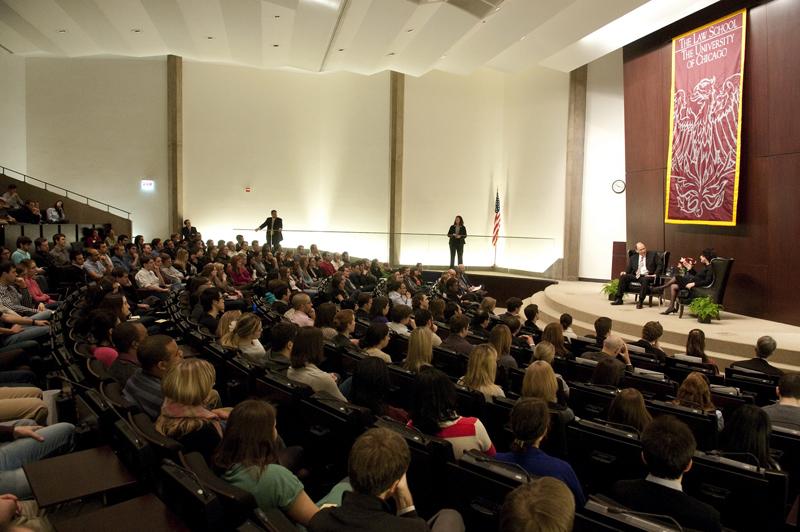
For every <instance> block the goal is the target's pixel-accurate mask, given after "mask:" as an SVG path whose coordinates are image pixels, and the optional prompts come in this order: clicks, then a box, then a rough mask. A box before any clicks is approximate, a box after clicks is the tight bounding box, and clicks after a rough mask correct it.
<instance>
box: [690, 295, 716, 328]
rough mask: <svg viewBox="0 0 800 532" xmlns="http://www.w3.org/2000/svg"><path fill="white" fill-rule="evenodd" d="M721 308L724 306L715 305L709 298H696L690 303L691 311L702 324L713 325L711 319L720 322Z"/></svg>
mask: <svg viewBox="0 0 800 532" xmlns="http://www.w3.org/2000/svg"><path fill="white" fill-rule="evenodd" d="M721 308H722V305H718V304H717V303H714V301H713V300H712V299H711V298H710V297H708V296H703V297H696V298H694V299H693V300H692V302H691V303H689V311H691V313H692V314H694V315H695V316H697V321H699V322H700V323H711V318H714V319H717V320H718V319H719V311H720V309H721Z"/></svg>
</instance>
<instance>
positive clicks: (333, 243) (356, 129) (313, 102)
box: [183, 61, 390, 260]
mask: <svg viewBox="0 0 800 532" xmlns="http://www.w3.org/2000/svg"><path fill="white" fill-rule="evenodd" d="M183 83H184V85H183V87H184V108H183V112H184V143H183V154H184V204H185V206H186V209H185V213H186V216H188V217H190V218H191V219H192V222H193V223H194V224H195V225H196V226H197V227H198V229H199V230H200V231H201V232H202V233H203V236H204V237H205V238H213V239H215V240H217V239H226V240H230V239H232V238H233V235H234V234H236V233H241V234H243V235H244V236H245V238H247V239H248V240H251V239H254V238H259V239H260V240H261V241H262V242H263V239H264V233H263V232H262V233H260V234H256V233H255V232H253V231H252V230H247V231H237V230H235V229H238V228H248V229H253V228H255V227H256V226H258V225H260V224H261V222H263V221H264V219H265V218H266V217H267V216H268V215H269V211H270V210H271V209H276V210H277V211H278V214H279V215H280V216H281V217H282V218H283V219H284V226H285V228H286V229H287V231H286V232H285V233H284V236H285V241H284V245H285V246H286V247H293V246H296V245H297V244H303V245H305V246H308V245H309V244H311V243H312V242H313V243H316V244H317V245H319V246H320V248H321V249H333V250H348V251H349V252H350V253H351V254H353V255H355V256H366V257H376V258H379V259H381V260H387V259H388V237H387V234H386V233H387V232H388V230H389V153H390V152H389V148H390V137H389V134H390V128H389V74H388V73H382V74H376V75H374V76H368V77H367V76H360V75H355V74H325V75H318V74H303V73H295V72H284V71H265V70H257V69H251V68H243V67H235V66H222V65H213V64H206V63H196V62H190V61H184V78H183ZM246 187H250V188H251V192H245V189H246ZM311 230H316V231H334V232H328V233H322V232H317V233H309V232H306V231H311ZM293 231H300V232H293ZM352 232H366V233H381V234H377V235H375V234H358V235H356V234H353V233H352Z"/></svg>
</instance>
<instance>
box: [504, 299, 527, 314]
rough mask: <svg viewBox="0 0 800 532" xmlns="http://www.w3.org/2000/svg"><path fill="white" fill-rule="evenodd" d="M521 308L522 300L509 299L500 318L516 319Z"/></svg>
mask: <svg viewBox="0 0 800 532" xmlns="http://www.w3.org/2000/svg"><path fill="white" fill-rule="evenodd" d="M521 308H522V300H521V299H520V298H518V297H509V298H508V299H507V300H506V311H505V313H504V314H502V315H501V316H500V317H501V318H518V317H519V311H520V309H521Z"/></svg>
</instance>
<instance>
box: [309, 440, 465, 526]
mask: <svg viewBox="0 0 800 532" xmlns="http://www.w3.org/2000/svg"><path fill="white" fill-rule="evenodd" d="M410 464H411V452H410V451H409V449H408V444H406V442H405V440H404V439H403V438H402V437H401V436H400V435H399V434H397V433H395V432H393V431H391V430H389V429H384V428H373V429H370V430H368V431H367V432H365V433H364V434H362V435H361V436H359V438H358V439H357V440H356V442H355V443H354V444H353V447H352V448H351V449H350V456H349V459H348V462H347V473H348V479H349V481H350V484H352V486H353V491H348V492H345V493H344V494H343V497H342V504H341V505H340V506H335V507H330V508H324V509H322V510H320V511H319V512H318V513H316V515H314V516H313V517H312V518H311V521H310V522H309V523H308V530H309V531H310V532H338V531H342V530H347V531H349V532H391V531H408V532H417V531H419V532H425V531H434V532H463V531H464V522H463V520H462V519H461V516H460V515H459V514H458V512H455V511H453V510H441V511H440V512H439V513H437V514H436V515H434V516H433V517H432V518H431V520H430V521H428V522H427V523H426V522H425V521H424V520H423V519H421V518H420V517H419V516H418V515H417V511H416V508H415V507H414V500H413V499H412V496H411V492H410V491H409V489H408V482H407V481H406V472H407V471H408V467H409V465H410ZM389 499H393V501H394V507H395V508H396V513H394V511H392V509H391V506H390V505H389V504H388V502H387V501H388V500H389Z"/></svg>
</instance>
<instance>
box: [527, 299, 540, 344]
mask: <svg viewBox="0 0 800 532" xmlns="http://www.w3.org/2000/svg"><path fill="white" fill-rule="evenodd" d="M523 313H524V314H525V321H524V322H523V323H522V328H523V329H524V330H525V331H527V332H530V334H532V335H534V336H535V337H537V338H538V337H539V336H541V334H542V330H541V329H540V328H539V326H538V325H536V320H537V319H538V317H539V305H536V304H534V303H531V304H530V305H525V309H524V310H523Z"/></svg>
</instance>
